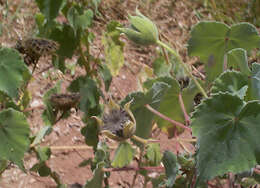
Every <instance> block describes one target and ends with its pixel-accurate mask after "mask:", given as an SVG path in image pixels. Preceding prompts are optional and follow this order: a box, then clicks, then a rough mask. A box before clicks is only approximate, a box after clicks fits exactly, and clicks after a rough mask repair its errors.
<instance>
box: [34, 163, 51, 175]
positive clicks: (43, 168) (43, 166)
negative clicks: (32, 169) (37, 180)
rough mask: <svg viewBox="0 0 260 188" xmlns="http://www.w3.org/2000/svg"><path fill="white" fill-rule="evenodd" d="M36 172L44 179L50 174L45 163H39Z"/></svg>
mask: <svg viewBox="0 0 260 188" xmlns="http://www.w3.org/2000/svg"><path fill="white" fill-rule="evenodd" d="M37 171H38V173H39V175H40V176H41V177H46V176H49V175H50V174H51V169H50V168H49V167H48V166H47V165H46V164H45V163H40V166H39V168H38V170H37Z"/></svg>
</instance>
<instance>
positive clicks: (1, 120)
mask: <svg viewBox="0 0 260 188" xmlns="http://www.w3.org/2000/svg"><path fill="white" fill-rule="evenodd" d="M29 134H30V128H29V125H28V123H27V121H26V117H25V116H24V115H23V113H21V112H18V111H15V110H13V109H11V108H9V109H5V110H2V111H1V112H0V137H1V143H0V159H1V160H10V161H12V162H14V163H15V164H17V165H18V166H19V167H20V168H21V169H22V170H25V169H24V166H23V161H22V160H23V157H24V153H25V152H26V151H27V150H28V149H29V146H30V140H29Z"/></svg>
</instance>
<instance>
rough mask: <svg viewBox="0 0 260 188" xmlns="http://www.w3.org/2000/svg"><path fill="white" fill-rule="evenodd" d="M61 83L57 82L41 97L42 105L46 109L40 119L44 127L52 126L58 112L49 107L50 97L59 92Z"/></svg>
mask: <svg viewBox="0 0 260 188" xmlns="http://www.w3.org/2000/svg"><path fill="white" fill-rule="evenodd" d="M60 86H61V82H58V83H57V84H56V85H55V86H54V87H53V88H51V89H49V90H48V91H47V92H46V93H45V94H44V96H43V103H44V104H45V106H46V109H45V110H44V111H43V113H42V119H43V121H44V123H45V124H46V125H53V124H54V123H55V121H56V118H57V114H58V111H56V110H54V108H53V106H52V105H51V101H50V97H51V95H53V94H56V93H58V92H59V91H60Z"/></svg>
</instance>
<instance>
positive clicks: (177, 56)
mask: <svg viewBox="0 0 260 188" xmlns="http://www.w3.org/2000/svg"><path fill="white" fill-rule="evenodd" d="M157 44H158V45H160V46H162V47H164V48H165V49H167V50H168V51H169V52H170V53H172V54H173V55H174V56H175V57H176V58H177V60H178V62H180V63H181V65H182V67H183V68H184V70H185V71H186V73H187V74H188V75H189V76H190V78H191V79H192V80H193V81H194V83H195V84H196V86H197V87H198V89H199V90H200V91H201V93H202V95H203V96H204V97H205V98H207V97H208V95H207V93H206V92H205V90H204V89H203V88H202V87H201V85H200V83H199V82H198V81H197V80H196V79H195V77H194V76H193V75H192V73H191V72H190V70H189V69H188V67H187V66H186V65H185V63H184V62H183V61H182V59H181V57H180V55H179V54H178V53H177V52H176V51H174V50H173V49H172V48H171V47H169V46H168V45H167V44H165V43H163V42H161V41H160V40H157Z"/></svg>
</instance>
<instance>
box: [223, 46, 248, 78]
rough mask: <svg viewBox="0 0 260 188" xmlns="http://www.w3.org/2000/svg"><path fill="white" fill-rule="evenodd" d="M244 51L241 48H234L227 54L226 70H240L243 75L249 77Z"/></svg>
mask: <svg viewBox="0 0 260 188" xmlns="http://www.w3.org/2000/svg"><path fill="white" fill-rule="evenodd" d="M246 54H247V53H246V50H244V49H242V48H235V49H233V50H230V51H229V52H228V53H227V63H228V64H227V66H228V68H231V67H232V69H235V70H240V71H241V72H242V73H243V74H245V75H247V76H249V75H250V74H251V70H250V69H249V67H248V61H247V55H246Z"/></svg>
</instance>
